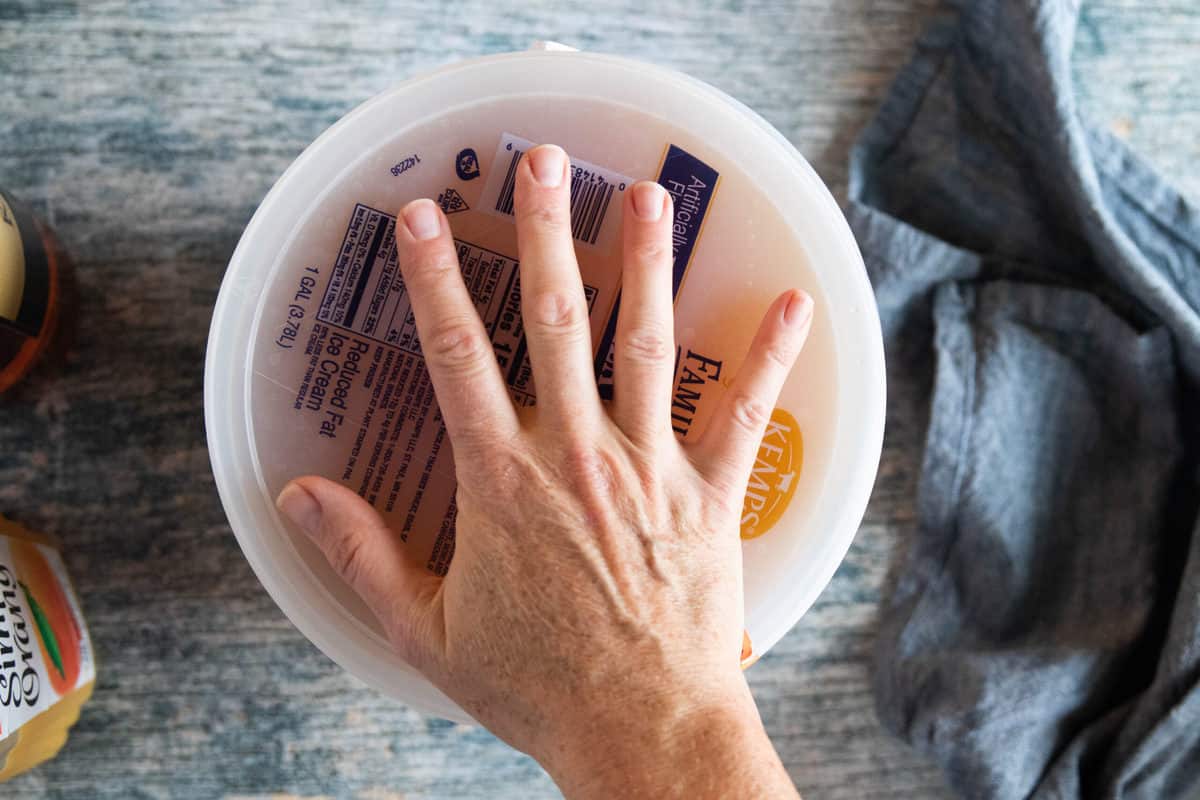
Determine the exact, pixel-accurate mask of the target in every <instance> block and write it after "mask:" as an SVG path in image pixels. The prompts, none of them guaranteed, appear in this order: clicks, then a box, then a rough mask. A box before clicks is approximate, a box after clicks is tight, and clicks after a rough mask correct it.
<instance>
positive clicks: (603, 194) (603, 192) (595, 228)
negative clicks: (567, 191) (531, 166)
mask: <svg viewBox="0 0 1200 800" xmlns="http://www.w3.org/2000/svg"><path fill="white" fill-rule="evenodd" d="M524 154H525V151H524V150H519V149H517V148H516V147H514V148H512V158H511V159H510V160H509V162H508V171H507V172H506V173H505V175H504V183H502V184H501V185H500V194H499V195H498V196H497V197H496V210H497V211H499V212H500V213H501V214H510V215H511V214H512V213H513V190H514V188H515V186H516V181H517V164H518V163H520V161H521V156H522V155H524ZM615 188H616V186H615V185H614V184H613V183H611V182H610V181H608V180H607V179H606V178H605V177H604V176H603V175H600V174H598V173H597V172H596V171H594V170H590V169H580V168H576V167H574V166H572V168H571V236H572V237H574V238H575V239H576V240H578V241H580V242H587V243H588V244H595V243H596V238H597V237H599V236H600V228H601V226H603V225H604V217H605V216H606V215H607V214H608V206H609V204H610V203H611V201H612V196H613V190H614V189H615Z"/></svg>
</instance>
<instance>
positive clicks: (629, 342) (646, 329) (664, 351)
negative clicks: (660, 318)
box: [621, 325, 672, 364]
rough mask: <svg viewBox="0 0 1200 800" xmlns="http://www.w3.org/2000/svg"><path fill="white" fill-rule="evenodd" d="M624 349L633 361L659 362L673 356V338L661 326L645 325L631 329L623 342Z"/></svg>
mask: <svg viewBox="0 0 1200 800" xmlns="http://www.w3.org/2000/svg"><path fill="white" fill-rule="evenodd" d="M621 349H622V351H623V352H624V354H625V356H626V358H628V359H630V360H631V361H635V362H638V363H644V364H659V363H661V362H663V361H665V360H667V359H668V358H669V357H670V356H671V349H672V347H671V340H670V338H669V337H668V336H667V335H666V333H665V332H664V331H663V330H662V329H661V328H659V327H655V326H651V325H644V326H641V327H638V328H634V329H633V330H631V331H629V332H628V333H627V334H626V335H625V337H624V341H623V342H622V348H621Z"/></svg>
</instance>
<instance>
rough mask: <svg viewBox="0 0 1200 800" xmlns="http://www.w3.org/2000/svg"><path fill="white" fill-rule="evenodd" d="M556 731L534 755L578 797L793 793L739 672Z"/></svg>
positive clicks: (566, 792)
mask: <svg viewBox="0 0 1200 800" xmlns="http://www.w3.org/2000/svg"><path fill="white" fill-rule="evenodd" d="M612 705H620V704H612V703H610V704H608V706H609V708H610V709H611V707H612ZM556 734H557V735H555V736H552V737H549V741H547V742H545V744H544V746H543V747H541V748H540V749H539V752H537V753H535V754H534V756H535V757H536V758H537V759H538V761H539V762H541V764H542V766H543V767H545V769H546V771H547V772H549V773H550V775H551V777H553V778H554V780H555V782H556V783H557V784H558V786H559V788H560V789H561V790H562V792H563V794H564V795H565V796H566V797H568V798H572V800H586V798H592V797H597V798H599V797H603V798H609V797H623V796H652V797H663V798H670V797H689V798H691V797H722V798H737V797H746V798H750V797H766V796H771V797H778V796H785V797H786V796H795V790H794V788H793V787H792V784H791V781H790V779H789V778H788V776H787V773H786V772H785V770H784V769H783V765H782V764H781V763H780V761H779V757H778V756H777V755H776V753H775V750H774V748H773V747H772V745H771V743H770V740H769V739H768V738H767V735H766V732H765V731H764V730H763V727H762V721H761V719H760V718H759V715H758V709H757V708H756V707H755V705H754V699H753V697H751V695H750V690H749V688H748V687H747V686H746V683H745V680H744V679H742V678H741V676H740V674H739V675H738V676H737V680H736V681H730V685H729V686H728V687H726V688H725V689H723V690H721V691H716V692H714V691H703V692H671V693H668V694H664V695H661V696H657V697H654V698H651V699H649V700H642V701H639V702H637V703H627V704H625V705H624V707H623V708H621V709H616V710H613V711H611V712H610V713H608V714H606V715H605V716H603V717H597V716H591V717H588V718H586V719H580V718H575V719H574V720H572V721H571V722H570V723H569V724H568V725H567V726H566V727H565V728H564V729H561V730H559V731H557V732H556Z"/></svg>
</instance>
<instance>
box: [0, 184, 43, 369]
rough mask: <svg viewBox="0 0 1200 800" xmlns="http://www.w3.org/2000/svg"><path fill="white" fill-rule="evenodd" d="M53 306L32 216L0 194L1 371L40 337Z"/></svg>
mask: <svg viewBox="0 0 1200 800" xmlns="http://www.w3.org/2000/svg"><path fill="white" fill-rule="evenodd" d="M49 306H50V264H49V261H48V260H47V256H46V248H45V246H44V245H43V244H42V237H41V235H40V234H39V232H38V229H37V225H36V224H35V223H34V221H33V217H32V216H31V215H30V213H29V212H28V211H27V210H26V209H25V208H24V207H23V206H22V205H20V204H19V203H17V202H15V201H13V200H12V198H11V197H7V196H5V195H4V194H3V193H2V192H0V367H3V366H4V364H6V363H7V362H8V361H10V360H11V359H12V358H13V357H15V356H16V354H17V351H19V350H20V349H21V347H22V346H23V345H24V344H25V342H26V340H27V339H28V338H30V337H36V336H38V335H40V334H41V332H42V327H43V325H44V324H45V321H46V314H47V311H48V310H49Z"/></svg>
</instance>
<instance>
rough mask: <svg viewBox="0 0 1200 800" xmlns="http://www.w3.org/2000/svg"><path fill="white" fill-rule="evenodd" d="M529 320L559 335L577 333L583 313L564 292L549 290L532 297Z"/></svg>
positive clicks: (577, 304)
mask: <svg viewBox="0 0 1200 800" xmlns="http://www.w3.org/2000/svg"><path fill="white" fill-rule="evenodd" d="M532 305H533V309H534V313H533V314H532V315H531V317H532V318H531V320H530V321H531V322H532V323H533V324H535V325H536V326H537V327H539V328H540V329H542V330H544V331H546V332H548V333H552V334H559V335H578V333H579V331H580V330H581V328H582V321H583V314H582V310H581V309H580V305H579V303H578V302H577V301H576V300H574V299H573V298H571V297H569V296H568V295H567V294H566V293H564V292H558V291H549V292H545V293H543V294H541V295H539V296H537V297H535V298H533V303H532Z"/></svg>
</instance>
